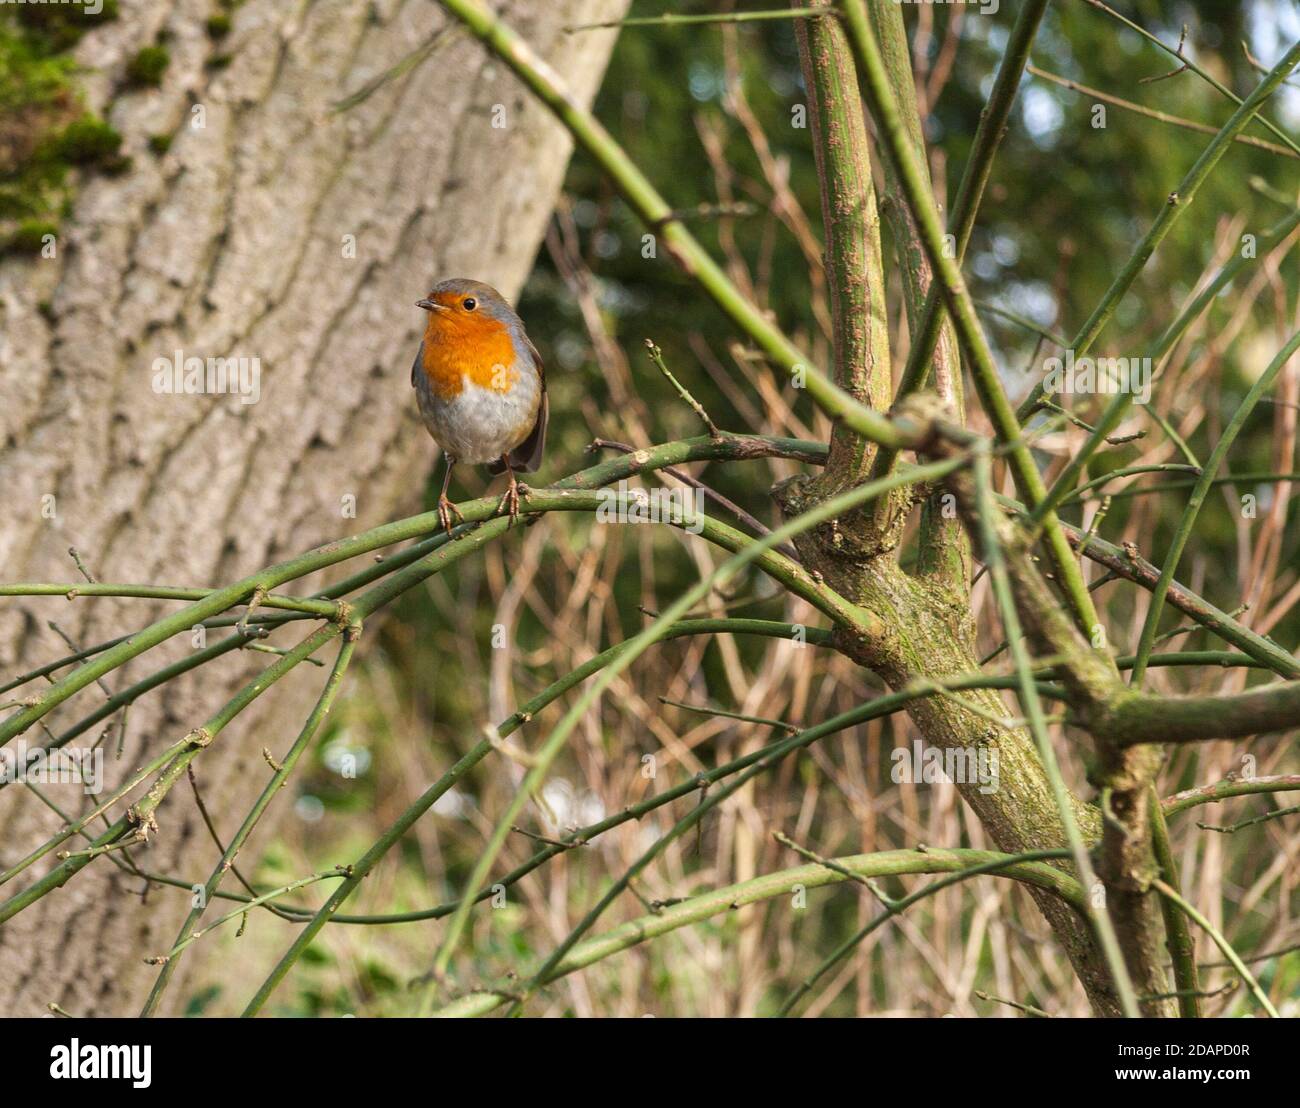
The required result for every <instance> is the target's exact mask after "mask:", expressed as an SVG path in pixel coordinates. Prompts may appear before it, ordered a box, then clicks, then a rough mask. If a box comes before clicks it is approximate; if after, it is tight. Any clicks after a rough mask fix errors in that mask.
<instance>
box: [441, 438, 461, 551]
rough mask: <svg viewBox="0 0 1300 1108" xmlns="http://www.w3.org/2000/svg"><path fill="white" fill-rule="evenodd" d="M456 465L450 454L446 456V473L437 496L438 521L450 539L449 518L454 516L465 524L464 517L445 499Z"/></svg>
mask: <svg viewBox="0 0 1300 1108" xmlns="http://www.w3.org/2000/svg"><path fill="white" fill-rule="evenodd" d="M455 464H456V459H455V458H453V457H452V456H451V455H450V454H448V455H447V471H446V472H445V473H444V474H443V475H442V492H441V493H440V494H439V496H438V519H439V520H440V521H441V522H442V529H443V530H444V531H446V532H447V537H448V538H450V537H451V517H452V516H455V517H456V518H457V519H458V520H459V521H460V522H461V523H464V522H465V517H464V516H463V515H461V514H460V509H459V508H457V507H456V505H455V504H453V503H452V502H451V501H450V500H448V499H447V488H448V486H449V485H450V484H451V470H452V467H453V466H454V465H455Z"/></svg>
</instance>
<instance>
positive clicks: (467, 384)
mask: <svg viewBox="0 0 1300 1108" xmlns="http://www.w3.org/2000/svg"><path fill="white" fill-rule="evenodd" d="M418 384H424V382H418ZM416 391H417V392H418V394H419V399H420V414H421V415H422V416H423V417H424V422H425V426H427V427H428V428H429V433H430V434H432V435H433V437H434V438H435V439H437V440H438V445H439V446H441V447H442V448H443V450H445V451H446V452H447V453H448V454H450V455H451V456H452V457H453V458H455V459H456V461H458V462H468V463H470V464H471V465H482V464H483V463H485V462H495V461H498V460H500V458H501V457H502V456H503V455H505V454H509V453H510V451H512V450H513V449H514V448H515V447H516V446H518V445H519V444H520V443H521V442H523V441H524V439H526V438H527V437H528V433H529V432H530V431H531V430H532V429H533V424H534V423H536V422H537V411H538V408H539V407H540V406H541V399H542V390H541V388H540V383H539V381H538V380H537V377H536V375H535V374H530V373H524V374H520V375H519V376H518V378H517V379H516V381H515V382H514V385H513V387H512V388H511V389H510V391H509V392H499V391H497V390H496V389H489V388H484V387H483V386H482V385H476V384H475V383H474V382H473V381H470V380H469V379H466V380H465V381H464V385H463V387H462V389H461V391H460V393H459V394H458V395H456V396H454V397H451V398H450V399H443V398H442V397H438V396H434V395H433V393H432V391H431V390H429V389H428V388H420V387H417V390H416Z"/></svg>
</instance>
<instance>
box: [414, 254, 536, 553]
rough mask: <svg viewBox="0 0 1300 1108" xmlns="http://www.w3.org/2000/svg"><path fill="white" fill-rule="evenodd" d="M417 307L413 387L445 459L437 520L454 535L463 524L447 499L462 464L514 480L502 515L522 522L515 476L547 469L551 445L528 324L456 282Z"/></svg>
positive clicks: (491, 292)
mask: <svg viewBox="0 0 1300 1108" xmlns="http://www.w3.org/2000/svg"><path fill="white" fill-rule="evenodd" d="M415 303H416V307H418V308H423V309H424V310H425V311H426V312H428V313H429V320H428V324H427V326H426V327H425V329H424V339H423V340H422V341H421V343H420V349H419V350H418V351H417V352H416V355H415V364H414V365H412V366H411V384H412V385H414V386H415V393H416V396H417V397H418V398H419V401H420V415H421V416H422V417H423V418H424V425H425V427H427V428H428V429H429V434H431V435H432V436H433V437H434V439H435V440H436V441H437V443H438V445H439V446H441V447H442V450H443V453H444V454H446V456H447V470H446V473H445V474H444V475H443V479H442V494H441V495H440V496H439V497H438V518H439V519H440V520H441V521H442V526H443V528H444V529H445V530H446V531H447V534H449V535H450V534H451V517H452V516H455V517H456V518H457V519H458V520H461V521H462V522H463V521H464V516H462V515H461V513H460V510H459V509H458V508H457V507H456V505H455V504H453V503H452V502H451V501H450V500H448V499H447V487H448V486H449V485H450V484H451V471H452V467H453V466H455V464H456V463H457V462H469V463H471V464H472V465H486V466H487V467H488V472H489V473H491V474H493V475H496V474H499V473H506V474H509V477H510V486H509V488H507V489H506V492H505V495H504V496H503V497H502V498H501V503H500V505H499V506H498V507H497V512H498V513H500V512H501V511H508V513H509V515H510V519H511V521H514V520H515V519H517V518H518V517H519V497H520V495H521V493H522V494H523V495H524V496H527V494H528V488H527V486H526V485H521V484H520V483H519V481H518V480H517V479H516V477H515V473H516V472H520V473H532V472H533V471H535V470H536V469H537V467H538V466H540V465H541V464H542V447H543V445H544V444H545V440H546V417H547V400H546V380H545V378H544V376H543V372H542V359H541V356H540V355H539V354H538V353H537V348H536V347H535V346H533V344H532V343H531V342H530V341H529V340H528V335H527V334H526V333H525V332H524V321H523V320H522V319H520V318H519V316H518V315H516V314H515V311H514V309H513V308H511V307H510V305H509V304H508V303H507V302H506V298H505V297H504V296H502V295H501V294H500V293H499V292H497V290H496V289H494V288H492V286H491V285H485V284H483V283H482V282H480V281H468V280H465V279H464V278H460V277H457V278H453V279H451V280H448V281H440V282H439V283H438V284H436V285H435V286H434V287H433V290H432V291H431V292H430V293H429V295H428V296H427V297H425V298H424V299H423V300H417V301H416V302H415Z"/></svg>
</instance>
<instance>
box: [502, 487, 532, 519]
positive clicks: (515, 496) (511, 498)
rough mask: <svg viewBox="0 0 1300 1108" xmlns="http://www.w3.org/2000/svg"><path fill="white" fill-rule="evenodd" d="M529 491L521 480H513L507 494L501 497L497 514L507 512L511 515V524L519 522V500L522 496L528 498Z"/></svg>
mask: <svg viewBox="0 0 1300 1108" xmlns="http://www.w3.org/2000/svg"><path fill="white" fill-rule="evenodd" d="M528 492H529V489H528V486H527V485H525V484H523V483H522V482H520V481H511V482H510V486H509V487H508V488H507V489H506V491H505V495H504V496H502V497H501V502H500V503H499V504H498V505H497V511H496V514H497V515H500V514H501V513H502V512H505V513H506V514H507V515H509V517H510V524H511V525H513V524H515V523H517V522H518V521H519V501H520V499H521V498H523V499H526V498H527V497H528Z"/></svg>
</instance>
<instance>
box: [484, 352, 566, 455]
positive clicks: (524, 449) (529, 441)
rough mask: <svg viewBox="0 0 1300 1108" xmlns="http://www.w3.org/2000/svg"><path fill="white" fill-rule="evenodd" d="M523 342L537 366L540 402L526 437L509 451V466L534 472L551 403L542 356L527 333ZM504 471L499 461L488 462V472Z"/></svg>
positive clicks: (544, 444) (542, 444)
mask: <svg viewBox="0 0 1300 1108" xmlns="http://www.w3.org/2000/svg"><path fill="white" fill-rule="evenodd" d="M524 343H525V344H526V345H527V347H528V353H529V354H531V355H532V357H533V365H534V366H536V367H537V376H538V378H539V379H540V380H541V385H542V402H541V404H539V405H538V407H537V420H536V422H535V423H534V424H533V429H532V430H531V431H529V432H528V437H527V438H526V439H524V441H523V442H521V443H520V444H519V445H518V446H516V447H515V448H514V449H513V450H512V451H510V468H511V469H513V470H514V471H515V472H516V473H535V472H536V471H537V470H538V469H540V468H541V465H542V454H543V452H544V450H545V449H546V423H547V420H548V419H549V417H550V412H551V404H550V400H549V398H548V397H547V395H546V370H545V369H544V368H543V366H542V356H541V355H540V354H539V353H537V347H535V346H534V345H533V343H532V340H531V339H529V338H528V336H527V335H525V336H524ZM505 471H506V467H505V466H503V465H502V464H501V463H500V462H489V463H488V472H489V473H492V474H494V475H495V474H498V473H504V472H505Z"/></svg>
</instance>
